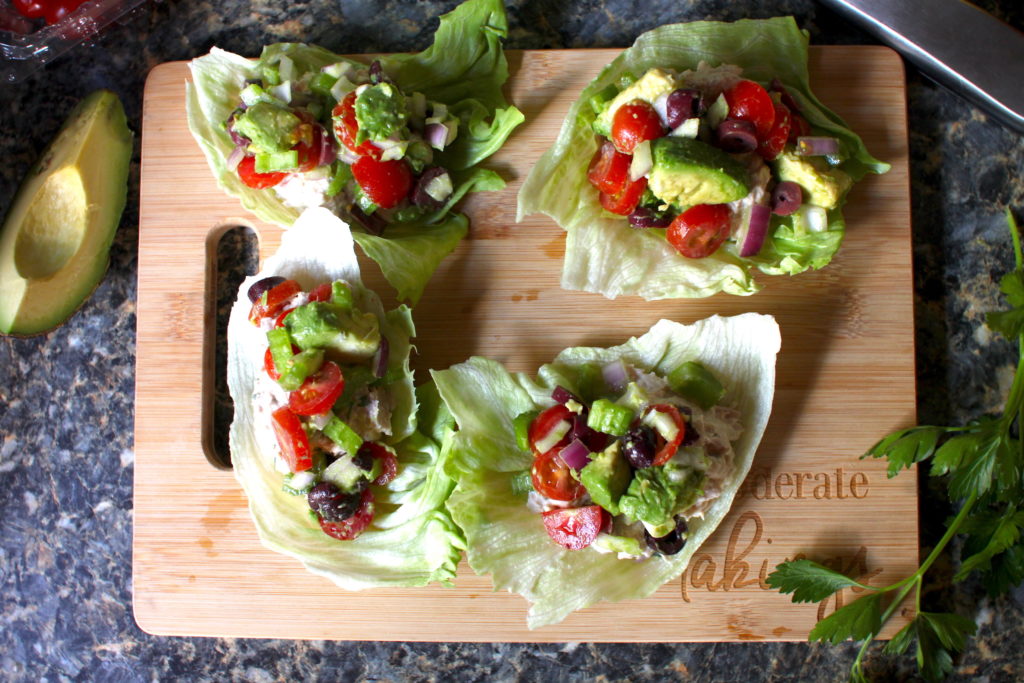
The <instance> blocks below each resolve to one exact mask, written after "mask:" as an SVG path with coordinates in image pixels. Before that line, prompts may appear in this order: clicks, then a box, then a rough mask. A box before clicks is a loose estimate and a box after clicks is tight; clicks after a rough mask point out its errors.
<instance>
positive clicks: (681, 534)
mask: <svg viewBox="0 0 1024 683" xmlns="http://www.w3.org/2000/svg"><path fill="white" fill-rule="evenodd" d="M688 528H689V527H688V526H687V524H686V520H685V519H682V518H681V517H676V528H675V529H673V530H672V531H670V532H669V533H668V534H667V535H665V536H662V537H661V538H655V537H654V536H651V535H650V534H649V533H647V530H646V529H645V530H644V538H645V539H646V540H647V545H649V546H650V547H651V549H653V550H655V551H656V552H659V553H661V554H662V555H675V554H676V553H678V552H679V551H680V550H682V549H683V546H685V545H686V531H687V530H688Z"/></svg>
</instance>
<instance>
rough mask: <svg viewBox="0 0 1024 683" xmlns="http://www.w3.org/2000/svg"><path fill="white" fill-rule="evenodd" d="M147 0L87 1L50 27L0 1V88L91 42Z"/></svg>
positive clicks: (4, 1)
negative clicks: (25, 16) (22, 14)
mask: <svg viewBox="0 0 1024 683" xmlns="http://www.w3.org/2000/svg"><path fill="white" fill-rule="evenodd" d="M146 1H147V0H88V1H87V2H85V3H83V4H82V5H81V6H79V7H78V9H76V10H75V11H74V12H72V13H70V14H68V15H67V16H65V17H64V18H63V19H61V20H60V21H59V22H57V23H56V24H53V25H52V26H47V25H44V23H43V20H42V19H36V20H30V19H25V18H24V17H22V16H21V15H20V14H18V12H17V11H16V10H15V9H14V7H13V6H12V4H11V0H0V84H3V83H17V82H18V81H21V80H23V79H24V78H26V77H28V76H29V75H31V74H32V73H33V72H34V71H36V70H37V69H39V68H41V67H42V66H43V65H44V64H46V63H48V62H51V61H53V60H54V59H56V58H57V57H59V56H61V55H62V54H64V53H65V52H67V51H68V50H71V49H72V48H75V47H77V46H79V45H82V44H83V43H88V42H89V41H91V40H93V39H94V38H95V37H96V36H97V35H98V34H99V33H100V32H101V31H102V30H103V29H105V28H106V27H107V26H109V25H110V24H112V23H114V22H115V21H120V20H123V19H124V18H125V17H126V15H127V14H128V13H129V12H132V11H133V10H136V9H138V8H139V7H140V6H141V5H143V4H145V3H146Z"/></svg>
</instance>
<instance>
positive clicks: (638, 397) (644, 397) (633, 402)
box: [615, 382, 651, 413]
mask: <svg viewBox="0 0 1024 683" xmlns="http://www.w3.org/2000/svg"><path fill="white" fill-rule="evenodd" d="M615 402H616V403H618V404H619V405H622V406H628V407H630V408H632V409H633V412H636V413H639V412H640V411H641V410H643V409H644V408H645V407H646V406H647V405H649V404H650V403H651V397H650V394H648V393H647V391H645V390H644V388H643V387H641V386H640V385H639V384H637V383H636V382H630V383H629V384H627V385H626V390H625V391H624V392H623V393H622V396H619V398H618V400H616V401H615Z"/></svg>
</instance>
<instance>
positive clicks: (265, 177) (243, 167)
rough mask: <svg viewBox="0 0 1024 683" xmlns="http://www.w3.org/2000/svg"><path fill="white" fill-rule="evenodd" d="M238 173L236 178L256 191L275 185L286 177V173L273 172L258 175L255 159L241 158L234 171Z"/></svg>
mask: <svg viewBox="0 0 1024 683" xmlns="http://www.w3.org/2000/svg"><path fill="white" fill-rule="evenodd" d="M235 170H236V171H237V172H238V177H239V179H241V181H242V182H243V183H245V184H246V185H247V186H249V187H251V188H254V189H256V190H264V189H266V188H268V187H273V186H274V185H277V184H278V183H280V182H281V181H282V180H284V179H285V177H286V176H287V175H288V174H287V173H279V172H277V171H273V172H271V173H258V172H257V171H256V157H250V156H247V157H243V158H242V160H241V161H240V162H238V167H237V168H236V169H235Z"/></svg>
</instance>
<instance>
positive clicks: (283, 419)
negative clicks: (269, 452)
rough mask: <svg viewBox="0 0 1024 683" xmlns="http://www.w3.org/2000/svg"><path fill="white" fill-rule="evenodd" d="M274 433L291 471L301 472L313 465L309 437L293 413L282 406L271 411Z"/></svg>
mask: <svg viewBox="0 0 1024 683" xmlns="http://www.w3.org/2000/svg"><path fill="white" fill-rule="evenodd" d="M270 417H271V423H272V424H273V425H274V435H275V436H276V437H277V445H278V446H280V448H281V456H282V457H284V460H285V462H286V463H288V469H289V470H291V471H292V472H302V471H304V470H308V469H309V468H310V467H312V466H313V453H312V451H311V450H310V448H309V437H308V436H306V430H305V429H303V428H302V422H300V421H299V418H298V417H296V416H295V413H293V412H292V411H290V410H288V408H287V406H282V407H280V408H278V409H277V410H275V411H274V412H273V413H271V416H270Z"/></svg>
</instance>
